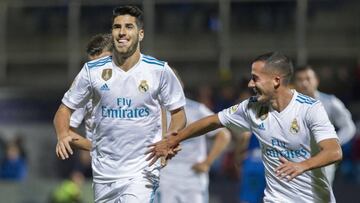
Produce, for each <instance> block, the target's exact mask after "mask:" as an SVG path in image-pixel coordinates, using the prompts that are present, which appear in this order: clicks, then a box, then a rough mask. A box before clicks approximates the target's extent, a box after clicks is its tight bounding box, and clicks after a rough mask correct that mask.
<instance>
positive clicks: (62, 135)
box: [57, 133, 69, 140]
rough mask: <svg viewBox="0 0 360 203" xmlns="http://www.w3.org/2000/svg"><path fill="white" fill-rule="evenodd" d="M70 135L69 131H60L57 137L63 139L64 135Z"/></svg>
mask: <svg viewBox="0 0 360 203" xmlns="http://www.w3.org/2000/svg"><path fill="white" fill-rule="evenodd" d="M68 135H69V134H68V133H60V134H58V136H57V139H58V140H61V139H63V138H64V137H67V136H68Z"/></svg>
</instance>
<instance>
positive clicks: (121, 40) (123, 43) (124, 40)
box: [116, 39, 128, 46]
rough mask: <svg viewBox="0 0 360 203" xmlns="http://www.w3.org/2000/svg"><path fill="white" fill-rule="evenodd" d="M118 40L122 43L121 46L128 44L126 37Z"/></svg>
mask: <svg viewBox="0 0 360 203" xmlns="http://www.w3.org/2000/svg"><path fill="white" fill-rule="evenodd" d="M116 42H117V43H118V44H119V45H120V46H126V45H127V43H128V40H126V39H117V40H116Z"/></svg>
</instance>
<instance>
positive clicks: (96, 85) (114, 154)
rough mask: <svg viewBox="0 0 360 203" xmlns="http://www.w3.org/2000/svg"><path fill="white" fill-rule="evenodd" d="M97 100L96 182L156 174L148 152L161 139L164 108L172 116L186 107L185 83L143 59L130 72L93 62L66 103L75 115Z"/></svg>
mask: <svg viewBox="0 0 360 203" xmlns="http://www.w3.org/2000/svg"><path fill="white" fill-rule="evenodd" d="M90 98H91V99H92V107H93V115H94V116H93V118H94V121H93V122H94V129H93V135H92V136H93V142H92V143H93V150H94V152H93V153H92V168H93V177H94V182H98V183H106V182H112V181H115V180H118V179H121V178H128V177H134V176H137V175H141V173H142V172H143V171H144V170H153V169H155V168H157V166H159V163H157V164H154V165H153V166H152V167H151V168H148V167H147V166H148V164H149V162H148V161H145V159H146V157H147V156H146V155H145V154H144V153H145V152H146V150H147V146H148V145H150V144H152V143H154V142H157V141H159V140H160V139H161V127H162V126H161V119H160V117H161V115H160V114H161V111H160V102H159V101H161V105H162V106H164V107H165V108H166V109H167V110H169V111H171V110H175V109H178V108H180V107H183V106H184V105H185V96H184V93H183V90H182V87H181V84H180V82H179V81H178V79H177V78H176V76H175V74H174V73H173V71H172V70H171V68H170V67H169V66H168V64H167V63H165V62H163V61H159V60H157V59H155V58H153V57H150V56H145V55H141V58H140V59H139V61H138V62H137V63H136V64H135V65H134V67H132V68H131V69H130V70H128V71H123V70H122V69H121V68H119V67H117V66H116V65H115V63H114V62H113V61H112V57H111V56H108V57H104V58H100V59H97V60H93V61H90V62H87V63H86V64H85V65H84V67H83V69H82V70H81V71H80V73H79V74H78V76H77V77H76V79H75V81H74V83H73V85H72V86H71V88H70V89H69V90H68V91H67V92H66V93H65V95H64V98H63V99H62V102H63V103H64V104H65V105H66V106H68V107H69V108H71V109H77V108H81V107H83V106H84V105H85V104H86V103H87V102H88V101H89V99H90Z"/></svg>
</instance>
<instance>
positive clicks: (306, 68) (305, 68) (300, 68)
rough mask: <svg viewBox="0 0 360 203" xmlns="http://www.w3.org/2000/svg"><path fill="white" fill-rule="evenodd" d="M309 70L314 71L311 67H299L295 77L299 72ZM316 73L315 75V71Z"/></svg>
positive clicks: (296, 69)
mask: <svg viewBox="0 0 360 203" xmlns="http://www.w3.org/2000/svg"><path fill="white" fill-rule="evenodd" d="M307 70H312V71H314V69H313V68H312V67H311V66H310V65H305V66H299V67H297V68H295V71H294V75H296V74H297V73H299V72H303V71H307ZM314 73H315V71H314Z"/></svg>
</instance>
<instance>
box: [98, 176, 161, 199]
mask: <svg viewBox="0 0 360 203" xmlns="http://www.w3.org/2000/svg"><path fill="white" fill-rule="evenodd" d="M158 185H159V177H158V176H156V175H153V174H151V173H150V174H149V173H146V174H145V173H144V174H143V175H141V176H139V177H134V178H128V179H121V180H118V181H115V182H111V183H94V184H93V189H94V200H95V202H96V203H147V202H149V203H152V202H153V201H154V198H155V192H156V189H157V188H158Z"/></svg>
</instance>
